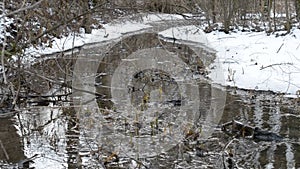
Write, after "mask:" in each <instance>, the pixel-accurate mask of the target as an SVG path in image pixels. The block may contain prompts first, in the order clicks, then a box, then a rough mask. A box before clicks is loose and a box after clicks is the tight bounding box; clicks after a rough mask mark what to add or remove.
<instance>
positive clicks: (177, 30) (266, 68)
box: [28, 14, 300, 95]
mask: <svg viewBox="0 0 300 169" xmlns="http://www.w3.org/2000/svg"><path fill="white" fill-rule="evenodd" d="M170 19H174V20H175V19H183V18H182V17H181V16H179V15H167V14H164V15H147V16H144V17H143V21H141V22H140V21H124V22H116V23H110V24H106V25H104V29H99V30H93V31H92V34H81V35H77V36H72V35H70V36H69V37H65V38H62V39H56V40H55V41H54V44H53V47H52V48H44V49H39V50H37V49H29V50H28V53H30V54H33V55H41V54H50V53H54V52H59V51H64V50H67V49H71V48H72V47H76V46H82V45H84V44H88V43H95V42H102V41H109V40H112V39H116V38H119V37H121V36H122V34H124V33H127V32H133V31H138V30H142V29H145V28H149V27H151V25H149V23H153V22H157V21H163V20H170ZM160 35H162V36H165V37H176V38H177V39H182V40H189V41H193V42H199V43H205V44H206V45H208V46H210V47H211V48H213V49H215V50H216V51H217V58H218V60H219V61H221V64H222V67H223V73H224V77H225V80H224V82H223V84H222V85H230V86H236V87H239V88H244V89H256V90H271V91H275V92H284V93H287V94H292V95H296V93H297V91H299V90H300V56H299V54H300V30H299V29H296V28H294V29H292V31H291V33H290V34H288V35H286V36H275V35H270V36H267V35H266V33H265V32H236V33H231V34H225V33H223V32H218V31H215V32H212V33H209V34H205V33H203V32H202V31H201V29H200V28H199V27H197V26H184V27H173V28H170V29H168V30H165V31H163V32H160ZM205 38H206V39H205Z"/></svg>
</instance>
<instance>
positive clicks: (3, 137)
mask: <svg viewBox="0 0 300 169" xmlns="http://www.w3.org/2000/svg"><path fill="white" fill-rule="evenodd" d="M15 123H16V119H15V118H13V117H5V118H0V168H1V161H2V162H5V163H18V162H19V161H21V160H24V159H25V155H24V151H23V145H22V139H21V138H20V136H19V135H18V133H17V129H16V128H15V126H14V124H15Z"/></svg>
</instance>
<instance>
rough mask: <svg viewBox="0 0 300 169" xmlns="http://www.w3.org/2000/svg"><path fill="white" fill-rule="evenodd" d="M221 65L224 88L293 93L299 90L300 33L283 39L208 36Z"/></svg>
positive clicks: (259, 35)
mask: <svg viewBox="0 0 300 169" xmlns="http://www.w3.org/2000/svg"><path fill="white" fill-rule="evenodd" d="M207 38H208V39H209V41H210V44H211V47H212V48H214V49H216V50H217V57H218V58H219V59H220V60H221V62H222V64H223V71H224V76H225V77H226V82H225V84H223V85H229V86H236V87H239V88H244V89H256V90H271V91H275V92H284V93H289V94H296V92H297V91H298V90H299V89H300V81H299V79H300V57H299V55H298V54H299V52H300V48H299V46H300V30H299V29H293V30H292V32H291V33H290V34H288V35H286V36H278V37H276V36H275V35H271V36H266V34H265V33H257V32H251V33H249V32H238V33H232V34H225V33H223V32H217V31H216V32H212V33H210V34H208V35H207Z"/></svg>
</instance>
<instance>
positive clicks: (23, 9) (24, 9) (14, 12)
mask: <svg viewBox="0 0 300 169" xmlns="http://www.w3.org/2000/svg"><path fill="white" fill-rule="evenodd" d="M43 1H44V0H40V1H38V2H36V3H35V4H33V5H30V6H27V7H24V8H20V9H17V10H15V11H12V12H10V13H8V14H5V15H2V16H0V19H1V18H4V17H6V16H10V15H15V14H17V13H19V12H22V11H26V10H28V9H32V8H34V7H36V6H38V5H39V4H40V3H42V2H43ZM3 6H4V2H3ZM3 8H4V7H3ZM4 10H5V8H4ZM4 10H3V11H4Z"/></svg>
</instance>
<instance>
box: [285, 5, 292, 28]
mask: <svg viewBox="0 0 300 169" xmlns="http://www.w3.org/2000/svg"><path fill="white" fill-rule="evenodd" d="M285 15H286V16H285V17H286V24H285V30H286V31H287V33H290V31H291V21H290V16H289V6H288V2H287V0H285Z"/></svg>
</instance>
